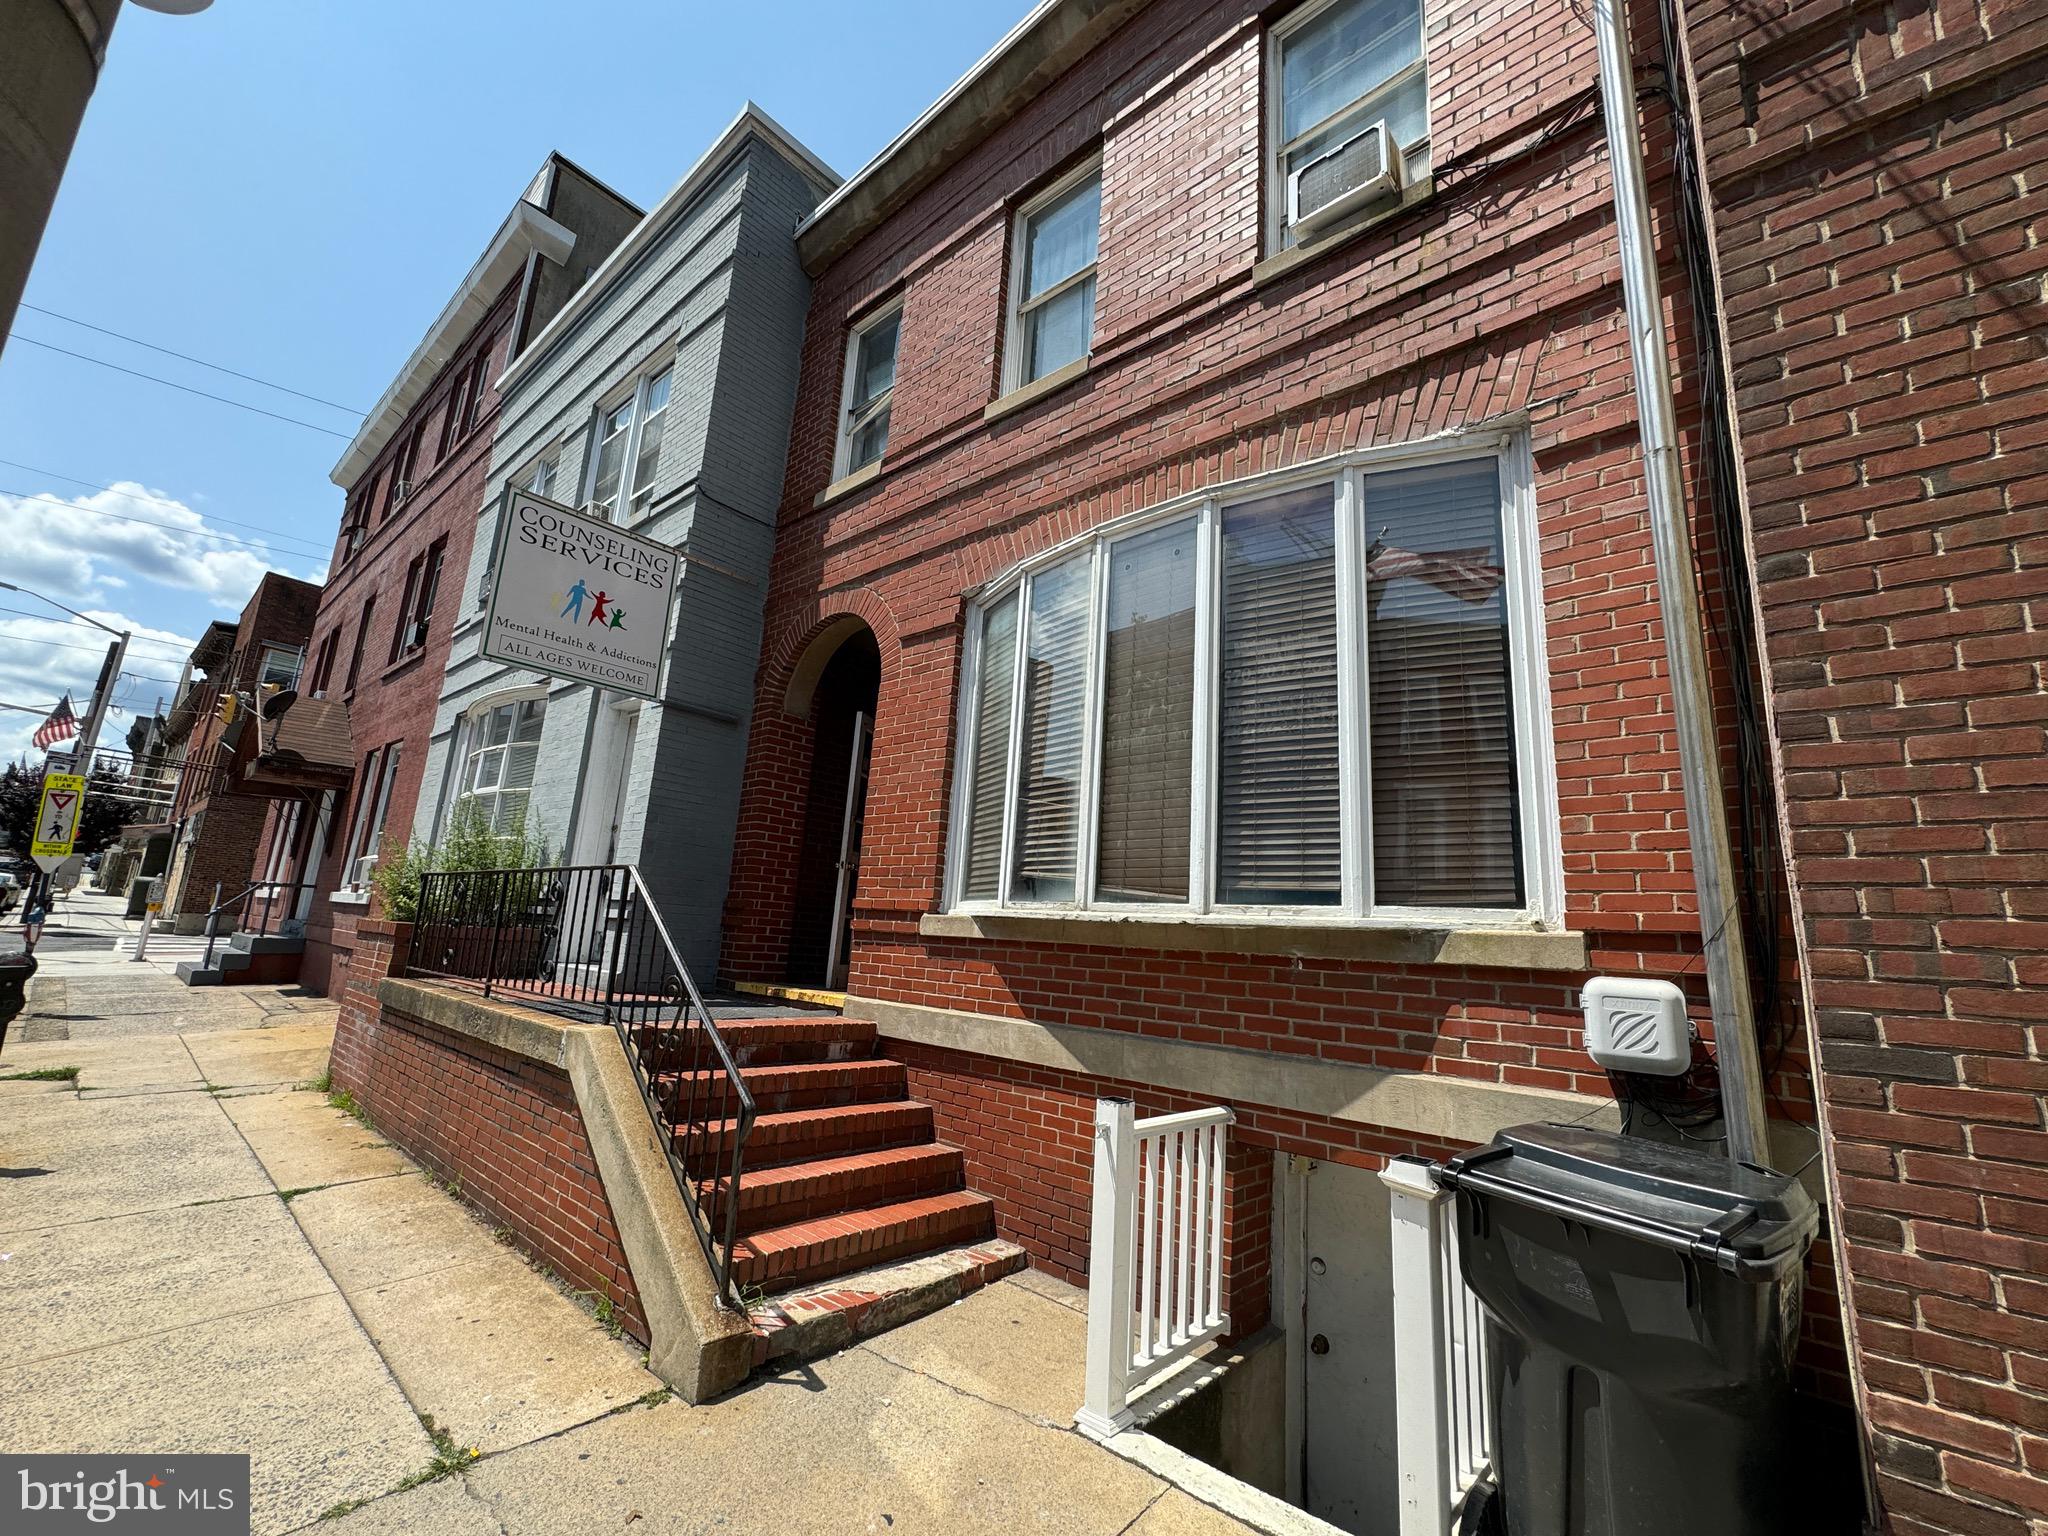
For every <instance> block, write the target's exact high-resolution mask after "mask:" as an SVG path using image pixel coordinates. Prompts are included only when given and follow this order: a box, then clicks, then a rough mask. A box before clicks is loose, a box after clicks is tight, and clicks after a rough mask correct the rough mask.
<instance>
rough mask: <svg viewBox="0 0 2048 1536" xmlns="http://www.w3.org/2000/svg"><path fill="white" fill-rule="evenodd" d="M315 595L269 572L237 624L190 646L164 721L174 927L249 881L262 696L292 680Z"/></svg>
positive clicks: (258, 826) (168, 899)
mask: <svg viewBox="0 0 2048 1536" xmlns="http://www.w3.org/2000/svg"><path fill="white" fill-rule="evenodd" d="M319 603H320V588H319V586H318V585H317V584H315V583H313V582H310V581H299V580H297V579H296V578H294V577H291V576H286V575H283V574H281V573H279V572H277V571H270V572H268V573H266V574H265V575H264V577H263V579H262V580H261V581H259V582H258V583H257V584H256V590H255V591H254V592H253V593H251V594H250V597H249V601H248V603H247V605H246V606H245V607H244V608H243V609H242V616H241V618H240V619H239V620H238V621H237V622H236V623H234V624H227V623H216V624H211V625H208V626H207V630H206V633H205V634H204V635H202V636H201V637H200V639H199V643H198V644H197V645H196V646H194V647H193V648H192V655H191V658H190V660H189V663H188V676H187V680H186V682H185V684H184V686H183V687H182V688H181V689H180V690H179V693H178V697H177V699H176V701H175V702H173V704H172V705H171V709H170V713H169V716H168V718H167V720H166V724H165V737H166V740H167V742H168V744H169V748H168V751H167V754H166V756H167V758H168V760H169V761H171V762H174V763H177V764H178V765H179V769H178V787H177V792H176V795H175V797H174V799H173V801H172V805H171V810H170V815H169V817H168V818H167V820H168V823H169V825H170V826H171V827H172V828H173V829H174V831H175V837H174V841H173V845H172V849H171V862H170V865H169V867H168V869H167V870H166V871H165V874H166V879H165V886H164V907H163V917H162V919H161V921H163V922H165V923H167V924H168V925H169V926H170V927H171V928H172V929H173V930H174V931H176V932H179V933H197V932H199V931H200V930H201V929H203V928H204V927H205V926H206V914H207V912H208V910H209V909H210V908H211V907H212V906H213V905H214V903H215V902H216V901H217V900H221V901H224V900H228V899H231V898H233V897H235V896H237V895H238V894H240V893H241V892H242V891H243V890H244V889H245V888H246V887H247V886H248V884H249V883H250V880H251V878H252V877H251V875H250V873H249V871H250V867H251V865H252V864H253V863H254V862H255V861H256V859H257V850H258V848H259V847H260V845H261V842H262V837H263V830H264V826H265V823H266V820H267V818H268V814H269V811H270V799H269V791H268V790H267V788H265V787H264V786H262V785H259V784H255V783H251V782H250V781H249V775H250V773H251V771H252V769H253V768H254V767H255V764H256V761H257V759H258V757H259V756H261V755H262V753H263V750H264V748H265V747H267V746H268V745H270V742H271V738H270V737H267V736H264V735H263V734H262V733H261V732H260V731H259V730H258V727H257V722H259V721H260V720H261V719H262V715H261V704H262V701H263V700H264V699H265V698H266V696H267V695H268V694H269V693H272V692H276V691H281V690H284V689H289V688H291V687H293V686H294V685H295V684H296V683H297V681H298V678H299V674H300V671H301V668H302V666H303V663H304V658H305V652H306V640H307V637H308V635H310V634H311V633H312V629H313V615H314V611H315V610H316V609H317V608H318V606H319ZM230 696H232V698H233V699H234V701H235V702H234V704H233V706H232V708H231V709H225V710H224V709H223V701H224V700H225V699H226V698H228V697H230ZM224 714H225V715H228V716H229V718H226V719H223V715H224ZM216 891H218V894H216ZM222 926H223V931H226V930H227V929H231V928H232V927H233V922H232V920H230V921H228V922H226V923H224V924H223V925H222Z"/></svg>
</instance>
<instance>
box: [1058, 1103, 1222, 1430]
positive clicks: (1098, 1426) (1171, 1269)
mask: <svg viewBox="0 0 2048 1536" xmlns="http://www.w3.org/2000/svg"><path fill="white" fill-rule="evenodd" d="M1234 1119H1236V1116H1235V1115H1233V1114H1232V1113H1231V1112H1230V1111H1229V1110H1228V1109H1225V1108H1220V1107H1219V1108H1216V1109H1194V1110H1189V1111H1187V1112H1185V1113H1183V1114H1178V1115H1161V1116H1158V1117H1157V1118H1155V1119H1151V1120H1140V1119H1138V1118H1137V1111H1136V1108H1135V1106H1133V1105H1132V1103H1131V1101H1130V1100H1128V1099H1098V1100H1096V1103H1095V1206H1094V1224H1093V1229H1092V1235H1091V1238H1090V1246H1089V1251H1088V1377H1087V1383H1086V1398H1087V1400H1086V1402H1085V1403H1084V1404H1083V1405H1082V1408H1081V1411H1080V1413H1079V1414H1077V1415H1076V1416H1075V1421H1076V1422H1077V1423H1078V1424H1079V1425H1080V1426H1081V1428H1082V1429H1084V1430H1086V1431H1088V1432H1089V1433H1090V1434H1093V1435H1097V1436H1100V1437H1103V1438H1107V1437H1108V1436H1110V1435H1114V1434H1116V1433H1117V1432H1118V1431H1119V1430H1122V1429H1125V1428H1127V1427H1128V1426H1129V1425H1130V1423H1131V1410H1130V1395H1131V1389H1132V1388H1133V1387H1134V1386H1136V1385H1139V1384H1141V1383H1142V1382H1144V1381H1145V1380H1146V1379H1147V1378H1148V1377H1152V1376H1157V1375H1159V1374H1160V1373H1161V1372H1162V1371H1164V1370H1165V1369H1166V1368H1167V1367H1168V1366H1170V1365H1172V1364H1173V1363H1174V1362H1176V1361H1178V1360H1181V1359H1183V1358H1185V1357H1186V1356H1188V1355H1190V1354H1192V1353H1193V1352H1194V1351H1196V1350H1198V1349H1200V1348H1201V1347H1202V1346H1203V1345H1204V1344H1207V1343H1208V1342H1209V1341H1210V1340H1211V1339H1214V1338H1217V1337H1218V1336H1220V1335H1221V1334H1223V1333H1225V1332H1227V1331H1228V1330H1229V1328H1230V1314H1229V1313H1228V1312H1226V1311H1225V1310H1224V1295H1223V1172H1224V1163H1225V1156H1224V1154H1225V1151H1226V1145H1227V1137H1228V1134H1229V1127H1230V1124H1231V1122H1232V1121H1233V1120H1234Z"/></svg>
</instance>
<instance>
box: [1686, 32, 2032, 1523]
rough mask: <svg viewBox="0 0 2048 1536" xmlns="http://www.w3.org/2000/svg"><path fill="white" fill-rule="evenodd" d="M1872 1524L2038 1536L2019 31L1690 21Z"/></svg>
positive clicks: (2027, 137)
mask: <svg viewBox="0 0 2048 1536" xmlns="http://www.w3.org/2000/svg"><path fill="white" fill-rule="evenodd" d="M1688 41H1689V43H1690V46H1691V50H1692V57H1693V66H1694V70H1695V72H1696V76H1697V92H1698V102H1699V109H1700V117H1701V120H1702V124H1703V129H1704V133H1703V146H1704V160H1705V165H1706V168H1707V172H1708V178H1709V181H1710V184H1711V188H1712V201H1713V208H1714V221H1715V236H1716V243H1717V246H1718V250H1719V255H1720V264H1721V272H1722V279H1723V281H1722V293H1723V298H1722V304H1723V314H1724V319H1725V326H1726V337H1727V350H1728V356H1729V359H1730V362H1731V364H1732V379H1733V382H1734V386H1735V395H1734V399H1735V404H1736V406H1737V407H1738V408H1739V410H1740V413H1741V445H1742V450H1743V454H1744V458H1745V467H1746V483H1747V487H1748V506H1749V514H1750V518H1751V521H1752V525H1753V528H1754V539H1755V549H1756V555H1757V560H1756V566H1755V569H1756V576H1757V596H1758V603H1759V608H1760V613H1761V617H1762V627H1763V631H1764V634H1765V636H1766V651H1767V659H1768V665H1769V676H1770V699H1771V724H1772V727H1773V731H1774V736H1775V745H1776V751H1777V755H1778V759H1779V762H1780V764H1781V765H1782V771H1783V803H1784V810H1785V819H1786V824H1787V828H1788V834H1789V838H1790V844H1791V855H1792V859H1791V867H1792V872H1793V882H1792V896H1793V901H1794V910H1795V914H1796V918H1797V928H1798V937H1799V943H1800V951H1801V959H1802V962H1803V966H1804V968H1805V971H1806V973H1807V975H1808V977H1809V983H1810V985H1809V991H1808V996H1807V1001H1808V1005H1809V1007H1810V1010H1811V1019H1812V1025H1813V1028H1814V1030H1815V1032H1816V1034H1817V1036H1818V1039H1819V1042H1820V1060H1821V1084H1822V1101H1823V1103H1822V1123H1823V1125H1824V1126H1825V1128H1826V1131H1827V1144H1828V1159H1829V1164H1830V1174H1831V1177H1830V1180H1829V1188H1830V1194H1831V1196H1832V1202H1833V1214H1834V1216H1835V1225H1836V1232H1837V1238H1836V1241H1837V1244H1838V1249H1839V1257H1840V1260H1841V1264H1842V1270H1843V1273H1844V1276H1845V1278H1846V1281H1847V1290H1848V1294H1849V1297H1850V1299H1851V1303H1852V1306H1851V1311H1850V1328H1851V1338H1852V1341H1853V1344H1854V1350H1853V1352H1852V1363H1853V1365H1854V1367H1855V1371H1856V1375H1857V1378H1858V1383H1857V1384H1858V1387H1859V1403H1860V1405H1861V1406H1862V1408H1863V1411H1864V1417H1865V1421H1866V1425H1867V1431H1868V1441H1869V1446H1870V1449H1871V1452H1872V1455H1873V1458H1874V1463H1875V1477H1876V1483H1877V1488H1878V1492H1879V1495H1880V1497H1881V1500H1882V1504H1883V1507H1884V1509H1885V1511H1886V1512H1887V1515H1888V1518H1889V1525H1888V1526H1887V1529H1890V1530H1894V1531H1898V1532H1901V1533H1908V1532H1911V1533H1920V1532H1927V1531H1942V1532H1954V1533H1964V1532H1968V1533H1972V1536H2022V1533H2027V1532H2039V1531H2041V1530H2043V1529H2044V1528H2048V1478H2044V1474H2048V1283H2044V1279H2043V1276H2044V1274H2048V1119H2044V1115H2043V1104H2044V1098H2043V1095H2044V1091H2048V1065H2044V1062H2043V1056H2044V1054H2048V1049H2044V1048H2048V997H2044V992H2043V985H2044V983H2048V959H2044V953H2048V922H2044V919H2048V896H2044V894H2043V893H2044V890H2048V855H2044V850H2048V754H2044V747H2048V737H2044V734H2043V729H2044V723H2048V696H2044V691H2043V686H2042V660H2043V657H2044V656H2048V642H2044V640H2043V636H2042V633H2041V629H2042V620H2043V617H2044V611H2048V610H2044V602H2048V539H2044V537H2043V535H2044V531H2048V413H2044V409H2043V406H2042V401H2043V399H2044V393H2043V388H2044V386H2048V305H2044V303H2043V291H2042V282H2041V274H2042V265H2043V263H2042V252H2041V240H2042V234H2043V207H2044V205H2043V200H2042V199H2043V190H2042V189H2043V187H2044V185H2048V165H2044V161H2048V150H2044V148H2043V145H2044V143H2048V6H2044V5H2041V4H2039V3H2018V4H1997V3H1990V0H1985V3H1975V4H1973V3H1962V4H1939V5H1934V4H1913V5H1904V6H1896V7H1881V8H1880V7H1868V8H1866V7H1856V6H1851V5H1840V4H1786V3H1772V4H1766V5H1761V6H1740V7H1738V6H1733V5H1724V4H1710V5H1704V6H1699V7H1696V8H1695V9H1694V11H1693V13H1692V16H1691V20H1690V25H1689V28H1688Z"/></svg>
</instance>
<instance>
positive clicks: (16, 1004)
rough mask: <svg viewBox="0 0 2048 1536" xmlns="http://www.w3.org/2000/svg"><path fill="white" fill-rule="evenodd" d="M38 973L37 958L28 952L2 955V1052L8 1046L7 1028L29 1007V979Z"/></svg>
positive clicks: (20, 951)
mask: <svg viewBox="0 0 2048 1536" xmlns="http://www.w3.org/2000/svg"><path fill="white" fill-rule="evenodd" d="M35 973H36V957H35V956H34V955H32V954H30V953H29V952H28V951H27V950H16V951H14V952H12V953H11V954H4V955H0V1050H4V1049H5V1048H6V1046H7V1026H8V1025H10V1024H12V1023H13V1022H14V1020H15V1017H16V1016H17V1015H18V1014H19V1013H20V1012H21V1010H22V1009H23V1008H25V1007H26V1006H27V1005H28V983H29V978H30V977H31V976H33V975H35Z"/></svg>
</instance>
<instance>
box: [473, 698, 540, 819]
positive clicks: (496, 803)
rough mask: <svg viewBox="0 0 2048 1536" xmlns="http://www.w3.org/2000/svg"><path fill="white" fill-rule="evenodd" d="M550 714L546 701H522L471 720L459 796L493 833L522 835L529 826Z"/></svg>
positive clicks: (503, 706) (503, 705) (516, 701)
mask: <svg viewBox="0 0 2048 1536" xmlns="http://www.w3.org/2000/svg"><path fill="white" fill-rule="evenodd" d="M546 712H547V701H546V700H545V699H519V700H515V701H514V702H512V703H510V704H500V705H498V706H497V707H496V708H494V709H490V710H486V711H485V712H484V713H483V714H480V715H476V716H474V717H472V718H471V720H470V723H469V743H468V751H467V753H466V755H465V756H464V758H463V761H462V778H461V783H460V788H459V790H458V791H457V794H458V798H459V800H461V801H467V802H469V803H470V804H472V805H473V806H475V807H476V809H477V810H478V812H480V813H481V815H482V817H483V820H484V823H485V824H486V825H487V826H489V828H490V829H491V830H492V831H493V832H497V833H501V834H502V833H510V832H517V831H520V830H521V829H523V828H524V827H525V825H526V805H527V799H528V796H529V795H530V794H531V793H532V790H533V771H534V768H535V767H536V766H537V765H538V763H539V762H540V732H541V722H542V720H543V718H544V717H545V715H546Z"/></svg>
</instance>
